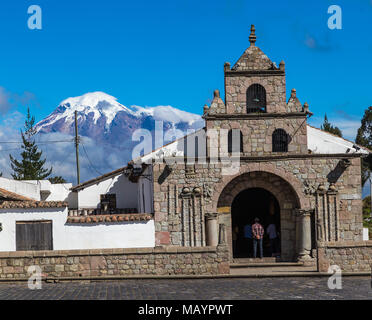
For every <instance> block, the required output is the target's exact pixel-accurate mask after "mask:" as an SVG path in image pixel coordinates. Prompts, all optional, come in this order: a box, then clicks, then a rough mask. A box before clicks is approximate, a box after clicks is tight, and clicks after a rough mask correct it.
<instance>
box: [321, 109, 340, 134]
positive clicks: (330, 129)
mask: <svg viewBox="0 0 372 320" xmlns="http://www.w3.org/2000/svg"><path fill="white" fill-rule="evenodd" d="M320 129H322V130H323V131H327V132H329V133H332V134H335V135H336V136H339V137H341V138H342V132H341V130H340V129H339V128H338V127H334V126H332V125H331V124H330V123H329V121H328V118H327V115H326V114H325V115H324V122H323V124H322V125H321V127H320Z"/></svg>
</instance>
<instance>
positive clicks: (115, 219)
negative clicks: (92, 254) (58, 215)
mask: <svg viewBox="0 0 372 320" xmlns="http://www.w3.org/2000/svg"><path fill="white" fill-rule="evenodd" d="M152 219H153V216H152V214H150V213H128V214H108V215H93V216H80V217H68V218H67V223H105V222H111V223H119V222H123V221H148V220H152Z"/></svg>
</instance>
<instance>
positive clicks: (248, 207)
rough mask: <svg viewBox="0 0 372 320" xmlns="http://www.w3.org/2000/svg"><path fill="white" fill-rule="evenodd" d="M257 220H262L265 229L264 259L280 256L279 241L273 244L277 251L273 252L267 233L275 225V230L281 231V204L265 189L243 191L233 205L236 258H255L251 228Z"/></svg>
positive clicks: (232, 215)
mask: <svg viewBox="0 0 372 320" xmlns="http://www.w3.org/2000/svg"><path fill="white" fill-rule="evenodd" d="M255 218H259V219H260V224H261V225H262V226H263V227H264V229H265V236H264V240H263V251H264V257H271V256H272V255H273V254H279V252H280V241H279V239H277V240H276V241H275V243H272V245H275V247H274V249H275V250H271V243H270V239H269V237H268V236H267V233H266V231H267V227H268V226H269V224H274V226H275V229H276V230H277V231H279V230H280V206H279V202H278V200H277V199H276V198H275V196H274V195H273V194H272V193H271V192H269V191H267V190H265V189H263V188H249V189H245V190H243V191H241V192H240V193H239V194H238V195H237V196H236V197H235V198H234V200H233V202H232V205H231V226H232V233H233V257H234V258H248V257H253V240H252V237H251V232H250V230H249V228H250V227H251V225H252V224H253V223H254V219H255ZM271 228H272V227H271ZM272 242H273V241H272Z"/></svg>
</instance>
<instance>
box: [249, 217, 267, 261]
mask: <svg viewBox="0 0 372 320" xmlns="http://www.w3.org/2000/svg"><path fill="white" fill-rule="evenodd" d="M264 232H265V231H264V228H263V227H262V226H261V224H260V219H258V218H255V219H254V224H253V225H252V234H253V258H256V257H257V244H258V245H259V247H260V258H261V259H262V258H263V246H262V240H263V235H264Z"/></svg>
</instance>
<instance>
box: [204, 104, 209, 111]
mask: <svg viewBox="0 0 372 320" xmlns="http://www.w3.org/2000/svg"><path fill="white" fill-rule="evenodd" d="M208 109H209V107H208V105H207V104H205V105H204V108H203V111H204V113H207V112H208Z"/></svg>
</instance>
